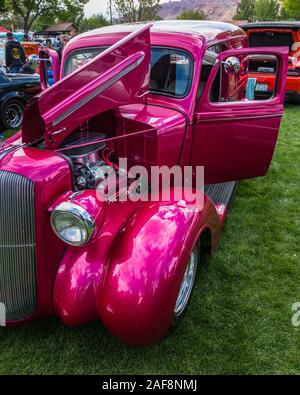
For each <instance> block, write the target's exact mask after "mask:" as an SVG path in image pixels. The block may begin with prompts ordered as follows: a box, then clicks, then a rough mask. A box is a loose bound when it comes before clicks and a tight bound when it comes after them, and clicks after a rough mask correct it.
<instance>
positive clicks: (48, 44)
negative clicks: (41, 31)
mask: <svg viewBox="0 0 300 395" xmlns="http://www.w3.org/2000/svg"><path fill="white" fill-rule="evenodd" d="M46 48H48V49H53V46H52V41H51V40H50V38H47V40H46Z"/></svg>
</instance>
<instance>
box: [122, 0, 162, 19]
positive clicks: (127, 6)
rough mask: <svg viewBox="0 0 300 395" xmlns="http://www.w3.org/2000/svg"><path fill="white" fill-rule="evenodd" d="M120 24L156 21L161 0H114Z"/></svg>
mask: <svg viewBox="0 0 300 395" xmlns="http://www.w3.org/2000/svg"><path fill="white" fill-rule="evenodd" d="M114 6H115V10H116V12H117V14H118V16H119V19H120V22H125V23H126V22H139V21H150V20H154V19H156V16H157V12H158V10H159V8H160V0H140V1H136V0H114Z"/></svg>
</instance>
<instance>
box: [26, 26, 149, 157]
mask: <svg viewBox="0 0 300 395" xmlns="http://www.w3.org/2000/svg"><path fill="white" fill-rule="evenodd" d="M151 26H152V25H151V24H145V25H137V28H136V30H134V31H133V32H131V33H130V34H128V35H127V36H125V37H123V38H122V39H121V40H119V41H118V42H116V43H115V44H114V45H112V46H111V47H109V48H107V49H106V50H105V51H103V52H102V53H100V54H99V55H98V56H96V57H95V58H94V59H92V60H91V61H89V62H87V63H86V64H84V65H83V66H81V67H80V68H78V69H76V70H75V71H73V72H72V73H71V74H68V75H67V76H65V77H64V78H62V79H60V80H59V81H58V82H56V83H55V84H54V85H52V86H51V87H49V88H48V89H46V90H44V91H43V92H42V93H41V94H40V96H39V97H36V98H35V100H33V101H31V103H30V104H29V105H28V106H27V107H26V110H25V113H24V121H23V128H22V132H23V142H25V143H26V142H30V141H33V140H36V139H38V138H42V137H45V140H46V143H47V146H48V147H49V148H52V149H54V148H57V147H58V146H59V144H60V143H61V142H62V141H63V140H64V139H65V138H66V137H67V136H68V135H69V134H70V133H71V132H72V131H74V130H75V129H76V128H78V127H79V126H80V125H83V124H84V123H85V122H87V121H88V120H89V119H91V118H93V117H95V116H96V115H98V114H100V113H103V112H105V111H108V110H112V109H116V108H118V107H119V106H121V105H124V104H132V103H144V102H145V98H146V94H147V93H148V87H149V77H150V27H151Z"/></svg>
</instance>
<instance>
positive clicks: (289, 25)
mask: <svg viewBox="0 0 300 395" xmlns="http://www.w3.org/2000/svg"><path fill="white" fill-rule="evenodd" d="M240 27H241V28H242V29H245V30H247V29H251V28H254V29H260V28H262V29H263V28H278V29H295V30H297V29H299V28H300V21H294V22H293V21H277V22H250V23H245V24H244V25H241V26H240Z"/></svg>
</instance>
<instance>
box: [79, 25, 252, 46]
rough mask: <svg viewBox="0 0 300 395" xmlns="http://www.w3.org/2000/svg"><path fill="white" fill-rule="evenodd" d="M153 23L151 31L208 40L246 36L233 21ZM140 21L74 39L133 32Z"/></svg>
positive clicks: (98, 30) (92, 32)
mask: <svg viewBox="0 0 300 395" xmlns="http://www.w3.org/2000/svg"><path fill="white" fill-rule="evenodd" d="M151 23H152V25H153V26H152V28H151V33H180V34H186V35H197V36H201V37H202V38H204V40H205V41H206V42H209V41H213V40H216V39H218V38H222V39H224V38H227V37H231V36H244V35H245V33H244V31H243V30H242V29H241V28H240V27H238V26H236V25H233V24H231V23H226V22H215V21H194V20H163V21H154V22H151ZM139 25H140V23H125V24H120V25H111V26H105V27H101V28H99V29H94V30H90V31H88V32H86V33H83V34H80V35H78V36H76V37H75V38H73V39H72V41H73V40H74V41H75V40H76V39H80V38H88V37H94V36H97V35H102V34H103V35H104V34H113V33H131V32H133V31H134V30H136V29H137V28H138V27H139Z"/></svg>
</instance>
